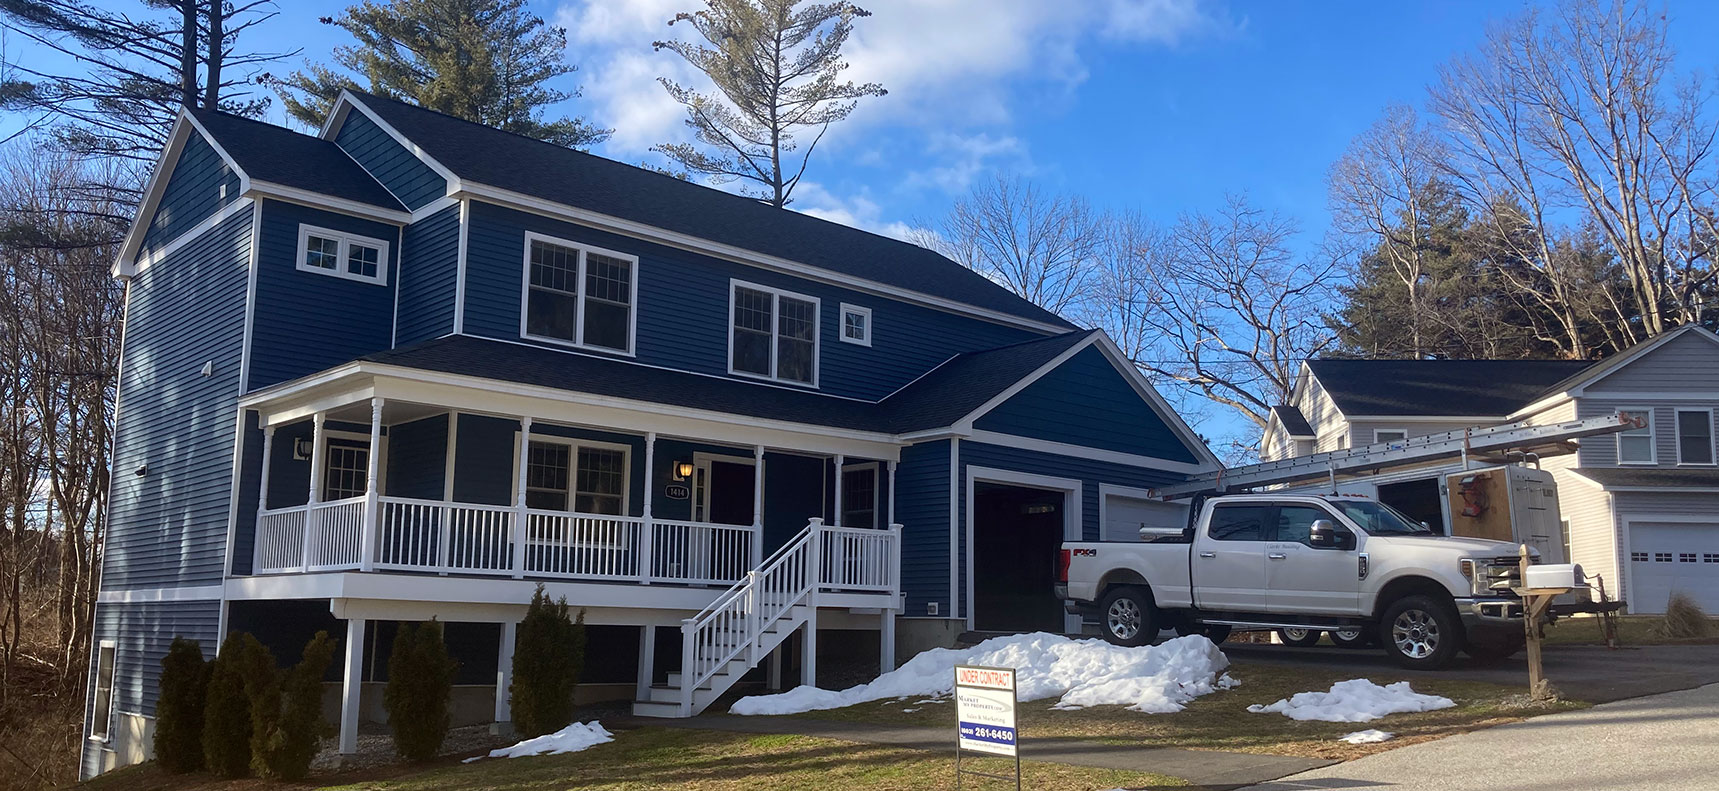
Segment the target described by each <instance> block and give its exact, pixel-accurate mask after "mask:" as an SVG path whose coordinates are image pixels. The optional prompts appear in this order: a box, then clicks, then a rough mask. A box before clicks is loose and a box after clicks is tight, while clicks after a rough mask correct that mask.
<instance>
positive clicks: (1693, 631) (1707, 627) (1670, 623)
mask: <svg viewBox="0 0 1719 791" xmlns="http://www.w3.org/2000/svg"><path fill="white" fill-rule="evenodd" d="M1653 631H1654V634H1656V635H1657V636H1659V637H1664V638H1668V639H1673V640H1682V639H1689V638H1696V637H1707V636H1709V635H1711V634H1712V633H1713V621H1712V620H1711V619H1709V618H1708V617H1707V613H1705V612H1702V610H1701V605H1699V604H1696V603H1695V600H1694V599H1692V598H1690V597H1689V594H1687V593H1684V592H1683V591H1673V592H1672V594H1671V598H1670V600H1668V601H1667V602H1666V603H1665V616H1664V617H1662V618H1660V620H1659V623H1656V624H1654V625H1653Z"/></svg>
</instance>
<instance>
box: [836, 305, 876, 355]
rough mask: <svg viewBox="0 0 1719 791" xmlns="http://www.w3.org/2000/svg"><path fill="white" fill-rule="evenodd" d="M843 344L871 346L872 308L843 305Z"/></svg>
mask: <svg viewBox="0 0 1719 791" xmlns="http://www.w3.org/2000/svg"><path fill="white" fill-rule="evenodd" d="M841 337H842V342H843V343H855V344H859V345H860V346H870V345H871V308H862V307H860V306H858V305H849V304H847V303H846V302H844V303H842V336H841Z"/></svg>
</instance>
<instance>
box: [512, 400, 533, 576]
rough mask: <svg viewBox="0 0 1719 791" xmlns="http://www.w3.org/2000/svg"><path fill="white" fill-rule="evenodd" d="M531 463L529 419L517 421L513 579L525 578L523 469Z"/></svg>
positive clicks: (523, 418) (524, 418)
mask: <svg viewBox="0 0 1719 791" xmlns="http://www.w3.org/2000/svg"><path fill="white" fill-rule="evenodd" d="M529 463H531V418H530V416H526V417H522V418H520V419H519V472H518V475H517V476H516V477H517V478H518V480H517V481H515V482H514V490H513V578H514V579H520V578H522V577H524V576H525V518H526V514H525V467H526V465H527V464H529Z"/></svg>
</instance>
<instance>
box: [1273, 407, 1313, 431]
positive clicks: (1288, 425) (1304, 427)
mask: <svg viewBox="0 0 1719 791" xmlns="http://www.w3.org/2000/svg"><path fill="white" fill-rule="evenodd" d="M1271 411H1272V413H1273V414H1275V415H1277V424H1278V425H1280V426H1282V427H1283V431H1284V433H1286V434H1288V435H1289V436H1291V437H1311V436H1313V426H1312V425H1311V424H1309V423H1308V422H1307V417H1306V416H1305V415H1302V414H1301V410H1300V409H1297V408H1295V407H1292V406H1289V405H1288V404H1279V405H1277V406H1274V407H1272V408H1271Z"/></svg>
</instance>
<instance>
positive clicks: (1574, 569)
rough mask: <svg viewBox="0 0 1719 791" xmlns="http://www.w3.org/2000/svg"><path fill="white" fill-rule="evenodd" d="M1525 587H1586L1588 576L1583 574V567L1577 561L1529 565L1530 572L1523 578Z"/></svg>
mask: <svg viewBox="0 0 1719 791" xmlns="http://www.w3.org/2000/svg"><path fill="white" fill-rule="evenodd" d="M1522 587H1524V588H1540V589H1545V588H1585V587H1587V577H1586V576H1585V575H1583V574H1582V567H1581V566H1580V565H1579V564H1576V563H1548V564H1546V565H1540V566H1529V567H1528V574H1527V576H1526V577H1525V578H1524V579H1523V580H1522Z"/></svg>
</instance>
